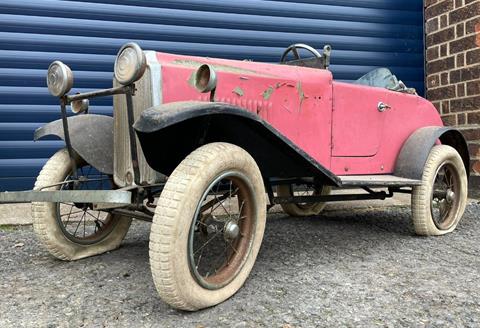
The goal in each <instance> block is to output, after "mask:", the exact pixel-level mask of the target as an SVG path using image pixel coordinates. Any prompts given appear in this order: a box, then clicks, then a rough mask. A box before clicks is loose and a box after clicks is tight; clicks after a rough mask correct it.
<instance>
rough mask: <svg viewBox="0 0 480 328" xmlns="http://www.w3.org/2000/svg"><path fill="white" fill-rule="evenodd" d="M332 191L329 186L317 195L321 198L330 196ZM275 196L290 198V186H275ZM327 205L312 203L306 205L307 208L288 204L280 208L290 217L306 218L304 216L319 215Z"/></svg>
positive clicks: (324, 187)
mask: <svg viewBox="0 0 480 328" xmlns="http://www.w3.org/2000/svg"><path fill="white" fill-rule="evenodd" d="M331 191H332V188H331V187H329V186H323V187H322V191H321V192H320V193H319V195H322V196H327V195H330V193H331ZM277 195H278V197H290V196H292V191H291V189H290V185H279V186H277ZM326 205H327V203H325V202H323V203H312V204H308V205H307V206H305V205H302V206H300V205H298V204H295V203H290V204H280V206H281V207H282V209H283V211H284V212H285V213H286V214H288V215H290V216H295V217H306V216H315V215H319V214H320V213H321V212H322V211H323V209H324V208H325V206H326Z"/></svg>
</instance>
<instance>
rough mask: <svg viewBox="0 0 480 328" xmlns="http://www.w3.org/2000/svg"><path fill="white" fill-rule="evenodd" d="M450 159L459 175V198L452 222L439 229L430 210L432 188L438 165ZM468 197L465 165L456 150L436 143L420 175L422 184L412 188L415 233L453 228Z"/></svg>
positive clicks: (440, 232) (428, 233)
mask: <svg viewBox="0 0 480 328" xmlns="http://www.w3.org/2000/svg"><path fill="white" fill-rule="evenodd" d="M446 161H450V162H451V163H452V164H453V166H454V167H455V170H456V171H457V173H458V175H459V181H460V191H459V192H460V195H459V197H460V200H459V206H458V208H457V210H456V213H455V218H454V221H453V224H452V225H451V226H450V227H449V228H448V229H445V230H441V229H439V228H438V227H437V226H436V225H435V222H434V220H433V218H432V213H431V210H430V203H431V198H432V197H431V195H432V189H433V185H434V181H435V177H436V173H437V170H438V169H439V167H440V166H441V165H442V164H443V163H445V162H446ZM467 198H468V178H467V173H466V171H465V165H464V163H463V161H462V158H461V157H460V155H459V154H458V152H457V151H456V150H455V149H454V148H452V147H450V146H447V145H437V146H434V147H433V148H432V150H431V151H430V154H429V156H428V159H427V162H426V163H425V168H424V171H423V176H422V184H421V185H420V186H416V187H414V188H413V192H412V219H413V225H414V228H415V233H416V234H417V235H420V236H440V235H444V234H447V233H449V232H452V231H453V230H455V228H456V226H457V225H458V222H459V221H460V219H461V218H462V216H463V212H464V211H465V207H466V205H467Z"/></svg>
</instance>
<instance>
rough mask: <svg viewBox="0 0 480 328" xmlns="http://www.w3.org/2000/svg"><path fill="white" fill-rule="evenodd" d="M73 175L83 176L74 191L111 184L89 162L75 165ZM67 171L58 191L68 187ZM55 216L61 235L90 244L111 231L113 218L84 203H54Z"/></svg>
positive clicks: (71, 184)
mask: <svg viewBox="0 0 480 328" xmlns="http://www.w3.org/2000/svg"><path fill="white" fill-rule="evenodd" d="M77 176H78V177H83V178H85V179H84V180H86V181H81V182H79V183H78V185H77V186H76V187H75V190H106V189H107V190H108V189H112V186H113V183H112V180H111V178H110V177H109V176H108V175H105V174H103V173H99V172H96V171H95V169H94V168H93V167H91V166H89V165H86V166H82V167H79V168H78V170H77ZM71 179H72V177H71V174H70V175H68V176H67V177H66V178H65V180H64V182H65V183H64V184H62V185H61V186H60V190H72V189H73V182H68V181H69V180H71ZM56 219H57V222H58V225H59V226H60V229H61V230H62V232H63V234H64V236H65V237H66V238H67V239H69V240H70V241H72V242H74V243H77V244H82V245H91V244H95V243H98V242H99V241H101V240H102V239H104V238H105V237H106V236H108V234H109V233H110V232H111V231H112V230H113V228H114V226H115V224H116V223H117V220H115V219H114V217H113V216H112V215H111V214H109V213H106V212H102V211H95V210H93V209H92V206H91V204H88V203H56Z"/></svg>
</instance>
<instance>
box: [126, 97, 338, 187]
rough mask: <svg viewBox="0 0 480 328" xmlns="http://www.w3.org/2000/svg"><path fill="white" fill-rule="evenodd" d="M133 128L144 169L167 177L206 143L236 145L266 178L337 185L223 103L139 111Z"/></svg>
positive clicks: (250, 117) (268, 129) (271, 131)
mask: <svg viewBox="0 0 480 328" xmlns="http://www.w3.org/2000/svg"><path fill="white" fill-rule="evenodd" d="M134 128H135V130H136V131H137V135H138V138H139V140H140V143H141V145H142V150H143V153H144V154H145V158H146V159H147V162H148V164H149V165H150V166H151V167H152V168H153V169H154V170H156V171H158V172H160V173H163V174H165V175H170V174H171V172H172V171H173V170H174V169H175V167H176V166H177V165H178V164H179V163H180V162H181V161H182V160H183V159H184V158H185V157H186V156H187V155H188V154H189V153H190V152H192V151H193V150H195V149H196V148H198V147H200V146H202V145H204V144H208V143H211V142H228V143H232V144H235V145H237V146H239V147H241V148H243V149H245V150H246V151H247V152H249V153H250V155H252V157H253V158H254V159H255V161H256V162H257V164H258V166H259V168H260V170H261V171H262V174H263V175H264V176H265V177H285V178H288V177H307V176H314V177H317V178H318V179H319V180H321V181H322V182H324V183H325V184H329V185H339V184H340V181H339V179H338V178H337V177H336V176H335V175H334V174H333V173H331V172H330V171H329V170H327V169H326V168H325V167H323V166H322V165H321V164H320V163H318V162H317V161H316V160H315V159H313V158H312V157H310V156H309V155H308V154H307V153H305V152H304V151H303V150H302V149H300V148H299V147H297V146H296V145H295V144H293V143H292V142H291V141H290V140H288V139H287V138H286V137H285V136H283V135H282V134H281V133H279V131H277V130H276V129H275V128H273V127H272V126H270V125H269V124H268V123H267V122H265V121H264V120H262V119H261V118H260V117H259V116H257V115H255V114H253V113H250V112H249V111H247V110H245V109H242V108H239V107H236V106H232V105H229V104H225V103H211V102H176V103H169V104H164V105H160V106H156V107H152V108H150V109H147V110H145V111H143V113H142V115H141V116H140V118H139V119H138V120H137V121H136V122H135V124H134Z"/></svg>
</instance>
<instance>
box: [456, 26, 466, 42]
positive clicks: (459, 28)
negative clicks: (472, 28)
mask: <svg viewBox="0 0 480 328" xmlns="http://www.w3.org/2000/svg"><path fill="white" fill-rule="evenodd" d="M456 31H457V38H461V37H462V36H464V35H465V24H464V23H460V24H458V25H457V26H456Z"/></svg>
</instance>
